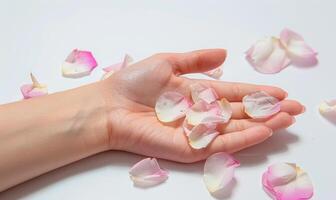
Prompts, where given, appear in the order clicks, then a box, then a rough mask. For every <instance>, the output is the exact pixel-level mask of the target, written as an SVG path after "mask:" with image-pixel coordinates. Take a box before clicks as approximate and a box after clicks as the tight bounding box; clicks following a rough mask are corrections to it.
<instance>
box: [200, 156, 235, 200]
mask: <svg viewBox="0 0 336 200" xmlns="http://www.w3.org/2000/svg"><path fill="white" fill-rule="evenodd" d="M239 165H240V163H239V162H238V161H236V160H235V159H234V158H233V157H232V156H230V155H229V154H227V153H225V152H219V153H215V154H213V155H211V156H210V157H209V158H208V159H207V160H206V161H205V165H204V175H203V180H204V183H205V185H206V187H207V189H208V190H209V192H210V193H212V194H215V193H218V192H220V191H222V190H225V189H226V187H227V186H228V184H229V183H230V182H231V181H232V179H233V178H234V170H235V168H236V167H238V166H239Z"/></svg>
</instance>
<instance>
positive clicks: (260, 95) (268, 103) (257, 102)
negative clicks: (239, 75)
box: [243, 91, 280, 118]
mask: <svg viewBox="0 0 336 200" xmlns="http://www.w3.org/2000/svg"><path fill="white" fill-rule="evenodd" d="M243 105H244V109H245V113H246V114H247V115H248V116H250V117H251V118H267V117H270V116H272V115H274V114H276V113H278V112H279V111H280V102H279V100H278V99H277V98H275V97H273V96H270V95H269V94H267V93H266V92H264V91H259V92H255V93H252V94H249V95H246V96H244V98H243Z"/></svg>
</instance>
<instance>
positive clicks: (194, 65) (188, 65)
mask: <svg viewBox="0 0 336 200" xmlns="http://www.w3.org/2000/svg"><path fill="white" fill-rule="evenodd" d="M162 56H163V57H165V59H167V60H168V61H169V62H170V63H171V64H172V65H173V69H174V72H175V74H176V75H180V74H189V73H199V72H206V71H209V70H211V69H214V68H216V67H218V66H220V65H221V64H223V62H224V60H225V58H226V50H225V49H204V50H198V51H192V52H187V53H164V54H162Z"/></svg>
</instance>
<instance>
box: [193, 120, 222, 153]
mask: <svg viewBox="0 0 336 200" xmlns="http://www.w3.org/2000/svg"><path fill="white" fill-rule="evenodd" d="M186 135H187V137H188V140H189V144H190V146H191V147H192V148H194V149H202V148H205V147H207V146H208V145H209V144H210V142H211V141H212V140H214V139H215V138H216V137H217V135H219V132H218V131H217V130H216V124H214V123H207V124H199V125H197V126H194V127H193V128H192V129H191V131H186Z"/></svg>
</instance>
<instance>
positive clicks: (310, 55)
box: [280, 29, 317, 64]
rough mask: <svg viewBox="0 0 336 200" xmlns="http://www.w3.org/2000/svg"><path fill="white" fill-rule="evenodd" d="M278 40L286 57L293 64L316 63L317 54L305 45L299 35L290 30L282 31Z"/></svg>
mask: <svg viewBox="0 0 336 200" xmlns="http://www.w3.org/2000/svg"><path fill="white" fill-rule="evenodd" d="M280 40H281V42H282V44H283V45H284V46H285V47H286V49H287V52H288V56H289V58H290V59H291V60H293V62H299V63H306V64H316V63H317V57H316V56H317V52H316V51H315V50H314V49H312V48H311V47H310V46H309V45H308V44H306V42H305V41H304V39H303V37H302V36H301V35H299V34H297V33H295V32H294V31H292V30H289V29H284V30H282V31H281V33H280Z"/></svg>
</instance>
